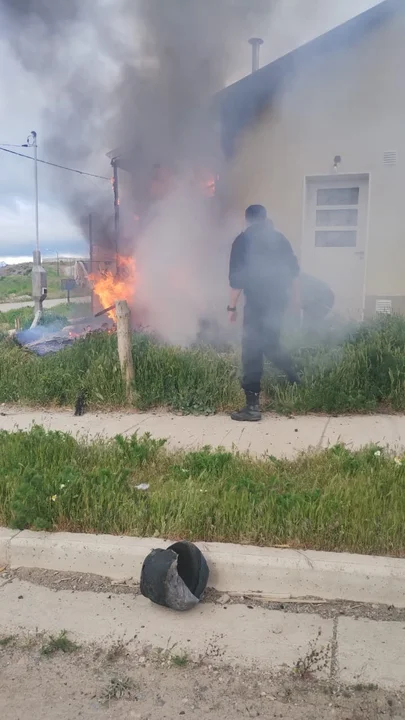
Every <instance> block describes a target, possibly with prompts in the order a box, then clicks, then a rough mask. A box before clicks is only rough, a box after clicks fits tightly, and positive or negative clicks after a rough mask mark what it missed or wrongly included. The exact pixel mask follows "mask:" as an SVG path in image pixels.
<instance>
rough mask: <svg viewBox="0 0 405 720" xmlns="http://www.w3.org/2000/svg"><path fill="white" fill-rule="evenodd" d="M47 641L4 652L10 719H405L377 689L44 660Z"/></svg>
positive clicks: (126, 659)
mask: <svg viewBox="0 0 405 720" xmlns="http://www.w3.org/2000/svg"><path fill="white" fill-rule="evenodd" d="M43 642H44V639H41V638H36V639H34V640H33V639H32V638H30V639H25V640H24V638H22V639H21V638H20V639H19V640H18V641H17V640H16V641H14V640H13V641H10V643H9V644H8V645H7V646H6V647H4V646H3V647H0V717H1V718H2V719H4V720H33V719H34V718H35V720H76V719H77V718H84V719H86V720H92V719H93V718H100V719H101V720H103V719H105V720H107V719H109V720H110V719H111V720H127V719H128V720H130V719H131V720H173V719H174V718H176V717H183V718H185V720H186V719H187V718H190V720H191V719H193V720H195V719H196V718H198V720H200V719H201V720H205V719H207V720H208V718H209V720H223V718H224V717H229V718H230V719H231V720H233V719H234V718H241V719H242V718H243V719H246V720H247V719H248V718H265V719H270V718H278V719H279V720H325V718H333V719H334V720H362V719H363V718H364V720H373V719H374V718H376V719H377V718H379V719H381V720H384V719H385V718H386V719H387V720H388V718H389V719H390V720H401V719H402V720H403V719H404V718H405V698H404V697H403V696H399V695H396V694H395V693H387V692H384V691H382V690H379V689H378V688H374V687H371V686H370V687H368V688H364V687H357V688H352V689H345V688H341V687H333V686H330V685H327V684H325V685H324V684H319V683H317V682H316V681H314V680H313V679H311V678H306V679H301V678H298V677H292V676H291V674H290V672H289V671H287V670H286V673H285V676H283V675H280V676H279V677H277V678H275V677H272V676H271V675H266V674H264V673H255V672H250V673H247V672H246V671H240V670H237V669H235V668H233V669H230V668H226V667H222V666H221V664H219V665H217V666H215V667H213V666H207V665H204V664H202V665H201V664H192V663H191V662H188V659H187V657H185V656H179V657H178V658H176V656H175V655H172V656H171V657H169V658H167V657H166V656H160V657H158V656H151V655H148V654H146V655H136V654H128V653H127V652H126V650H125V648H123V647H119V646H117V647H113V648H111V650H110V651H105V650H103V651H102V650H100V649H98V648H87V649H85V650H83V649H79V650H76V651H73V652H72V653H70V654H68V653H65V654H64V653H62V652H60V651H59V652H56V653H55V654H53V655H50V656H44V655H43V654H41V646H42V645H41V644H42V643H43Z"/></svg>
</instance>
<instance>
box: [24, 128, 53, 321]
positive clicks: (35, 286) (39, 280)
mask: <svg viewBox="0 0 405 720" xmlns="http://www.w3.org/2000/svg"><path fill="white" fill-rule="evenodd" d="M23 147H32V148H34V182H35V250H34V253H33V260H34V264H33V268H32V297H33V300H34V312H35V315H34V320H33V323H32V326H31V327H35V326H36V325H38V322H39V321H40V319H41V315H42V303H43V301H44V300H45V298H46V296H47V294H48V284H47V278H46V271H45V270H44V268H43V267H42V264H41V250H40V247H39V194H38V136H37V133H36V131H35V130H32V131H31V133H30V134H29V135H28V138H27V142H26V143H25V144H24V145H23Z"/></svg>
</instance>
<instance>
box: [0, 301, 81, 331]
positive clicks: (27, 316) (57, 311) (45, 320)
mask: <svg viewBox="0 0 405 720" xmlns="http://www.w3.org/2000/svg"><path fill="white" fill-rule="evenodd" d="M0 308H1V305H0ZM89 312H90V308H89V306H88V305H87V304H85V303H83V304H82V303H80V304H78V305H68V304H67V303H61V304H60V305H56V306H55V307H53V308H52V309H48V310H47V309H46V310H44V313H43V317H42V325H45V327H47V328H50V327H51V328H52V330H53V329H54V330H55V331H56V330H58V329H59V328H62V327H64V326H65V325H66V324H67V322H69V320H70V319H72V318H74V317H79V316H80V317H84V316H85V315H86V314H89ZM33 319H34V308H33V307H22V308H18V309H17V310H7V312H1V310H0V335H1V333H2V332H3V334H4V335H5V334H6V333H7V332H8V330H14V329H18V328H19V329H20V330H26V329H27V328H29V327H30V326H31V323H32V321H33Z"/></svg>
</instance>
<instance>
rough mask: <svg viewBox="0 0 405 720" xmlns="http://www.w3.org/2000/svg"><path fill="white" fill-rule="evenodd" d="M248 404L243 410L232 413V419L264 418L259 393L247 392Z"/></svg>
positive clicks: (254, 420)
mask: <svg viewBox="0 0 405 720" xmlns="http://www.w3.org/2000/svg"><path fill="white" fill-rule="evenodd" d="M245 395H246V405H245V407H244V408H242V410H237V411H236V412H234V413H232V415H231V418H232V420H236V421H238V422H259V420H261V419H262V416H261V413H260V407H259V397H260V395H259V393H253V392H245Z"/></svg>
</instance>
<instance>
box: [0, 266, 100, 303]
mask: <svg viewBox="0 0 405 720" xmlns="http://www.w3.org/2000/svg"><path fill="white" fill-rule="evenodd" d="M17 267H18V268H19V270H20V272H21V274H18V275H17V274H13V275H10V274H8V275H4V274H0V303H1V302H12V301H13V300H15V299H16V298H19V297H25V296H29V297H31V291H32V280H31V268H32V264H31V263H24V265H21V266H15V268H17ZM44 267H45V270H46V272H47V280H48V298H50V299H52V298H60V297H66V293H64V292H62V290H61V285H60V283H61V279H62V276H59V275H58V274H57V269H56V263H44ZM83 294H84V291H83V290H82V289H80V288H75V290H73V291H72V293H71V295H72V297H74V296H78V295H83ZM85 294H88V291H87V292H86V293H85Z"/></svg>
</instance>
